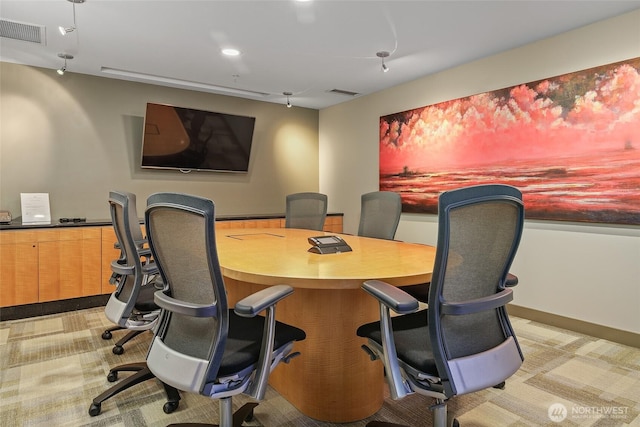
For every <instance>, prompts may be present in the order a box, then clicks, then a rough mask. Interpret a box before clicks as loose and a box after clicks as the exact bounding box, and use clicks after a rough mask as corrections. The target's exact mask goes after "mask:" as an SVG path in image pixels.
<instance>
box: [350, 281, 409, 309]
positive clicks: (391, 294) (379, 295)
mask: <svg viewBox="0 0 640 427" xmlns="http://www.w3.org/2000/svg"><path fill="white" fill-rule="evenodd" d="M362 289H364V291H365V292H367V293H368V294H369V295H371V296H373V297H374V298H376V299H377V300H378V301H380V302H381V303H382V304H384V305H386V306H387V307H389V308H390V309H391V310H393V311H395V312H396V313H398V314H408V313H413V312H414V311H416V310H417V309H418V308H419V304H418V300H417V299H415V298H414V297H412V296H411V295H409V294H408V293H406V292H405V291H403V290H402V289H400V288H398V287H396V286H393V285H390V284H388V283H385V282H383V281H381V280H367V281H366V282H364V283H363V284H362Z"/></svg>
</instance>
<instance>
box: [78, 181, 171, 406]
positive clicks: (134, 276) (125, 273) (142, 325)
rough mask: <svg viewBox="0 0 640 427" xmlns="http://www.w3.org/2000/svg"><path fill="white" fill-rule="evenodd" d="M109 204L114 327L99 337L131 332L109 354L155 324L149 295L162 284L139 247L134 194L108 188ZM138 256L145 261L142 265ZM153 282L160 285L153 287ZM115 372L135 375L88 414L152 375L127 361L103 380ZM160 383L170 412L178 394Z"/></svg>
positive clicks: (99, 398)
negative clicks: (115, 253)
mask: <svg viewBox="0 0 640 427" xmlns="http://www.w3.org/2000/svg"><path fill="white" fill-rule="evenodd" d="M109 206H110V209H111V219H112V222H113V226H114V230H115V233H116V238H117V241H118V245H119V247H120V250H121V256H120V258H119V259H117V260H114V261H113V262H112V263H111V268H112V270H113V272H114V274H115V275H116V276H115V277H116V278H117V279H116V280H117V282H118V287H117V289H116V290H115V291H114V292H113V293H112V294H111V297H110V298H109V301H108V302H107V306H106V307H105V315H106V316H107V318H108V319H109V320H111V321H112V322H114V323H116V324H117V325H118V326H116V328H111V329H109V330H107V331H105V332H104V333H103V335H102V337H103V338H105V334H106V333H107V332H109V333H110V331H111V330H113V329H117V328H123V329H125V328H126V329H130V330H131V332H130V333H129V334H127V336H126V337H125V338H123V339H122V340H120V341H118V343H117V344H116V346H115V347H114V348H113V353H115V354H122V352H123V351H124V350H123V349H122V344H123V341H126V339H130V338H132V337H133V336H136V335H138V334H139V333H141V332H143V331H146V330H151V329H153V328H154V327H155V326H156V325H157V323H158V318H159V315H160V307H158V306H157V305H156V304H155V302H154V301H153V297H154V293H155V292H156V291H158V287H159V288H160V289H163V288H164V286H163V284H162V281H161V280H159V279H158V280H154V279H150V278H152V277H154V276H157V275H158V274H159V273H158V269H157V266H156V265H155V263H152V262H150V261H149V259H150V257H151V251H150V250H149V249H142V248H143V239H142V232H141V230H140V223H139V220H138V217H137V215H136V214H135V195H133V194H131V193H127V192H118V191H111V192H110V193H109ZM142 259H144V260H145V263H144V264H143V261H142ZM112 277H113V276H112ZM157 284H160V285H162V286H158V287H156V285H157ZM119 372H135V374H133V375H131V376H129V377H127V378H125V379H124V380H122V381H120V382H119V383H117V384H114V385H113V386H112V387H110V388H109V389H108V390H106V391H105V392H103V393H101V394H100V395H98V396H97V397H96V398H94V399H93V401H92V402H91V406H90V407H89V415H91V416H96V415H98V414H100V411H101V410H102V403H103V402H104V401H105V400H107V399H109V398H110V397H112V396H114V395H116V394H118V393H120V392H122V391H124V390H127V389H128V388H130V387H132V386H134V385H136V384H138V383H141V382H143V381H146V380H148V379H151V378H153V374H152V373H151V371H149V369H148V368H147V366H146V364H145V363H144V362H141V363H128V364H124V365H120V366H116V367H115V368H112V369H110V370H109V374H108V375H107V380H108V381H109V382H115V381H116V380H117V379H118V373H119ZM163 386H164V388H165V391H166V393H167V397H168V399H167V403H165V405H164V407H163V409H164V412H165V413H171V412H173V411H174V410H175V409H176V408H177V407H178V403H179V401H180V395H179V393H178V391H177V390H176V389H175V388H173V387H170V386H168V385H167V384H163Z"/></svg>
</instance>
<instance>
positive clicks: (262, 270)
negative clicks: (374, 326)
mask: <svg viewBox="0 0 640 427" xmlns="http://www.w3.org/2000/svg"><path fill="white" fill-rule="evenodd" d="M320 235H339V236H341V237H342V238H343V239H344V240H345V241H346V242H347V243H348V244H349V245H350V246H351V248H352V249H353V251H352V252H344V253H338V254H324V255H320V254H314V253H310V252H308V251H307V250H308V249H309V247H310V245H309V243H308V242H307V238H308V237H311V236H320ZM216 236H217V237H216V242H217V245H218V256H219V259H220V265H221V268H222V274H223V275H224V278H225V284H226V287H227V293H228V297H229V305H230V306H233V304H235V303H236V302H237V301H238V300H239V299H240V298H242V297H244V296H246V295H249V294H251V293H253V292H256V291H258V290H260V289H262V288H264V286H271V285H277V284H287V285H290V286H292V287H293V288H294V292H293V294H292V295H291V296H290V297H288V298H286V299H284V300H283V301H281V302H280V303H278V306H277V309H276V317H277V319H278V320H280V321H283V322H286V323H289V324H292V325H295V326H297V327H299V328H301V329H303V330H304V331H305V332H306V334H307V338H306V340H304V341H301V342H298V343H296V344H295V350H296V351H299V352H300V353H301V356H300V357H296V358H294V359H293V360H292V361H291V363H289V364H281V365H280V366H278V367H277V368H276V369H275V370H274V371H273V373H272V375H271V377H270V380H269V383H270V384H271V386H272V387H273V388H274V389H276V390H277V391H278V392H279V393H280V394H281V395H282V396H284V397H285V398H286V399H287V400H288V401H289V402H290V403H292V404H293V405H294V406H295V407H296V408H297V409H298V410H300V412H302V413H303V414H305V415H307V416H309V417H311V418H314V419H317V420H321V421H328V422H337V423H342V422H350V421H356V420H361V419H363V418H366V417H368V416H371V415H373V414H374V413H376V412H377V411H378V410H379V409H380V408H381V407H382V403H383V393H384V383H383V381H384V378H383V367H382V364H381V363H380V362H379V361H377V362H375V363H373V362H372V361H371V360H370V359H369V356H368V355H367V354H366V353H365V352H364V351H363V350H362V349H361V348H360V346H361V345H362V344H364V343H365V342H366V341H365V340H364V339H363V338H360V337H358V336H356V329H357V328H358V327H359V326H360V325H362V324H364V323H367V322H371V321H374V320H377V319H379V308H378V304H377V302H376V301H375V299H374V298H372V297H371V296H369V295H367V294H366V293H365V292H364V291H363V290H362V289H361V288H360V286H361V285H362V282H364V281H365V280H369V279H381V280H384V281H386V282H389V283H391V284H393V285H396V286H404V285H413V284H419V283H425V282H429V281H431V272H432V269H433V262H434V256H435V248H433V247H431V246H426V245H419V244H412V243H404V242H398V241H388V240H380V239H372V238H366V237H358V236H352V235H345V234H337V233H326V232H320V231H314V230H300V229H290V228H269V229H267V228H265V229H255V228H254V229H246V228H245V229H221V230H217V231H216Z"/></svg>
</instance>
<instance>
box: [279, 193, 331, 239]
mask: <svg viewBox="0 0 640 427" xmlns="http://www.w3.org/2000/svg"><path fill="white" fill-rule="evenodd" d="M326 217H327V195H326V194H321V193H311V192H308V193H295V194H288V195H287V197H286V213H285V223H284V226H285V227H286V228H304V229H307V230H318V231H322V229H323V228H324V221H325V219H326Z"/></svg>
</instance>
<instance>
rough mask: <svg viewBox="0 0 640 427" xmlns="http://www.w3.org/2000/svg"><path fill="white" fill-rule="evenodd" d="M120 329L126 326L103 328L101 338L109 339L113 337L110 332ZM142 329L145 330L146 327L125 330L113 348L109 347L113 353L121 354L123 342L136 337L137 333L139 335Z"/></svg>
mask: <svg viewBox="0 0 640 427" xmlns="http://www.w3.org/2000/svg"><path fill="white" fill-rule="evenodd" d="M121 329H126V328H123V327H122V326H114V327H112V328H109V329H107V330H105V331H104V332H103V333H102V339H103V340H109V339H111V338H112V337H113V335H112V334H111V333H112V332H115V331H119V330H121ZM144 331H146V329H142V330H135V331H129V332H127V334H126V335H125V336H124V337H122V338H120V339H119V340H118V342H116V343H115V344H114V346H113V348H112V349H111V351H112V352H113V354H122V353H124V345H125V343H127V342H129V341H130V340H132V339H133V338H135V337H137V336H138V335H140V334H141V333H143V332H144Z"/></svg>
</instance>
